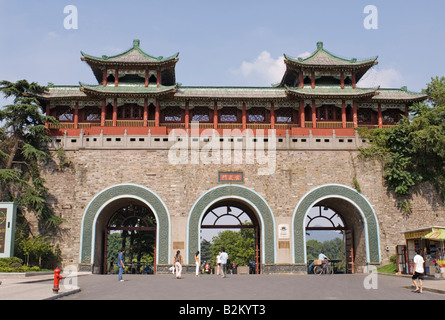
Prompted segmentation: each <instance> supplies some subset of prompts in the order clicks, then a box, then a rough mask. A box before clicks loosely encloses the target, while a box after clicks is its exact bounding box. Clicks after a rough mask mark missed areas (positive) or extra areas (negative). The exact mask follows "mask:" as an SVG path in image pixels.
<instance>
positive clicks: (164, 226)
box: [80, 184, 170, 272]
mask: <svg viewBox="0 0 445 320" xmlns="http://www.w3.org/2000/svg"><path fill="white" fill-rule="evenodd" d="M128 203H133V204H136V205H139V206H146V207H148V208H149V209H150V210H151V212H152V213H153V214H154V216H155V218H156V261H155V263H156V264H163V265H167V264H168V263H169V261H168V257H169V253H170V214H169V212H168V209H167V207H166V206H165V204H164V202H163V201H162V200H161V198H160V197H159V196H157V195H156V194H155V193H154V192H152V191H151V190H150V189H148V188H146V187H144V186H140V185H136V184H120V185H115V186H111V187H109V188H106V189H104V190H102V191H100V192H99V193H98V194H97V195H96V196H95V197H94V198H93V199H92V200H91V201H90V203H89V204H88V206H87V208H86V210H85V212H84V215H83V218H82V230H81V245H80V246H81V248H80V264H81V265H86V266H91V268H92V271H93V272H100V271H101V270H102V267H103V264H104V261H103V259H104V258H103V247H104V238H105V230H106V227H107V221H108V220H109V219H110V218H111V217H112V215H113V214H114V213H115V212H116V209H117V208H119V207H121V206H123V205H126V204H128Z"/></svg>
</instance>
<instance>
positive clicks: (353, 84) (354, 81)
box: [352, 70, 357, 89]
mask: <svg viewBox="0 0 445 320" xmlns="http://www.w3.org/2000/svg"><path fill="white" fill-rule="evenodd" d="M356 82H357V81H356V79H355V71H354V70H353V71H352V89H355V85H356V84H357V83H356Z"/></svg>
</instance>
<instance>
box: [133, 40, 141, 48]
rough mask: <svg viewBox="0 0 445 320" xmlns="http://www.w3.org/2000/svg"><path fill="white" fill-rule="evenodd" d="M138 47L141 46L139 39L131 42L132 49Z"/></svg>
mask: <svg viewBox="0 0 445 320" xmlns="http://www.w3.org/2000/svg"><path fill="white" fill-rule="evenodd" d="M140 45H141V40H139V39H134V40H133V48H139V46H140Z"/></svg>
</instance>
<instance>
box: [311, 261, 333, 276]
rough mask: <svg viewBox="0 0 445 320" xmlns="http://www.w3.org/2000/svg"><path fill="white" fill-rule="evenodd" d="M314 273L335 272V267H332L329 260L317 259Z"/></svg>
mask: <svg viewBox="0 0 445 320" xmlns="http://www.w3.org/2000/svg"><path fill="white" fill-rule="evenodd" d="M314 274H334V269H333V268H331V265H330V264H329V261H326V262H325V261H322V260H315V261H314Z"/></svg>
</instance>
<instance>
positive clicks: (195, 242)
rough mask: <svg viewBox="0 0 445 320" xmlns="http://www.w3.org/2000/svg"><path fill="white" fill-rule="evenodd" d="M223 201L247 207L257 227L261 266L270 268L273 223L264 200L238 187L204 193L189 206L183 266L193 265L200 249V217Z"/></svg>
mask: <svg viewBox="0 0 445 320" xmlns="http://www.w3.org/2000/svg"><path fill="white" fill-rule="evenodd" d="M227 201H233V202H234V203H238V204H242V205H243V206H246V207H248V208H249V209H250V210H251V211H252V212H253V214H254V215H255V216H256V219H257V220H258V223H259V229H260V232H259V233H260V235H261V240H260V242H261V245H260V247H261V254H260V256H261V261H260V263H261V264H274V263H276V259H275V220H274V216H273V213H272V210H271V209H270V207H269V205H268V204H267V202H266V200H265V199H264V198H263V197H262V196H261V195H259V194H258V193H257V192H255V191H254V190H252V189H249V188H247V187H244V186H239V185H222V186H218V187H215V188H213V189H210V190H208V191H207V192H206V193H204V194H203V195H202V196H201V197H200V198H199V199H198V200H197V201H196V202H195V204H194V205H193V207H192V209H191V211H190V214H189V217H188V221H187V230H188V236H187V244H188V246H187V259H188V260H187V263H192V262H193V261H194V255H195V252H196V251H197V250H199V246H200V243H199V241H200V229H201V222H202V219H203V217H204V216H205V215H206V214H207V213H208V211H209V209H211V208H212V206H215V205H218V204H220V203H225V204H227Z"/></svg>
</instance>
